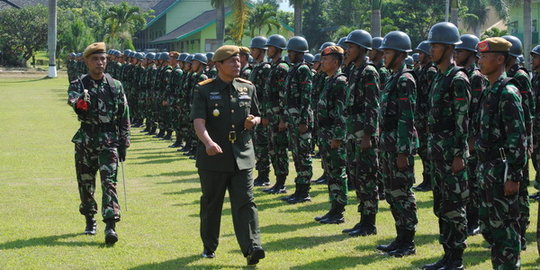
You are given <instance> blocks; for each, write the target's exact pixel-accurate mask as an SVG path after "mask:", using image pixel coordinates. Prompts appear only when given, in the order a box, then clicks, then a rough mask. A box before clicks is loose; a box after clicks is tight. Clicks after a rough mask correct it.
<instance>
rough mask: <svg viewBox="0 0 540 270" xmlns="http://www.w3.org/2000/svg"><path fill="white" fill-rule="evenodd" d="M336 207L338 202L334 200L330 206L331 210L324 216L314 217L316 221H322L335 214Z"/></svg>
mask: <svg viewBox="0 0 540 270" xmlns="http://www.w3.org/2000/svg"><path fill="white" fill-rule="evenodd" d="M335 209H336V203H334V202H332V207H330V210H329V211H328V212H327V213H326V214H324V215H322V216H316V217H315V218H314V219H315V221H321V220H323V219H326V218H328V217H330V216H332V215H333V214H334V212H335Z"/></svg>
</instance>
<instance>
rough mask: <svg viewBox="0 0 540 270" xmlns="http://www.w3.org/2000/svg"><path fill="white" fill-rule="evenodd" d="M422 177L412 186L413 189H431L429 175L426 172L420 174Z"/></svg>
mask: <svg viewBox="0 0 540 270" xmlns="http://www.w3.org/2000/svg"><path fill="white" fill-rule="evenodd" d="M422 175H423V177H424V179H423V181H422V183H420V185H418V186H416V187H413V190H415V191H430V190H431V177H430V176H429V174H427V173H423V174H422Z"/></svg>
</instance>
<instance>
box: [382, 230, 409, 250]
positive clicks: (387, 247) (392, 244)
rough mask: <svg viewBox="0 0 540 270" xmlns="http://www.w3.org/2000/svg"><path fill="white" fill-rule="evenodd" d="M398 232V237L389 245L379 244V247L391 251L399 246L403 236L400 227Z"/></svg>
mask: <svg viewBox="0 0 540 270" xmlns="http://www.w3.org/2000/svg"><path fill="white" fill-rule="evenodd" d="M396 232H397V236H396V239H394V241H392V242H390V244H388V245H378V246H377V249H378V250H380V251H383V252H390V251H393V250H395V249H396V248H397V247H398V244H399V243H400V242H401V238H402V237H403V236H402V233H401V230H400V229H398V227H396Z"/></svg>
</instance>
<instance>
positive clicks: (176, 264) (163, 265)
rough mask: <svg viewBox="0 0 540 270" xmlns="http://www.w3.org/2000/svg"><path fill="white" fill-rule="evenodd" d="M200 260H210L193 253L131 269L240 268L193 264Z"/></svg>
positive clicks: (235, 266)
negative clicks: (191, 264)
mask: <svg viewBox="0 0 540 270" xmlns="http://www.w3.org/2000/svg"><path fill="white" fill-rule="evenodd" d="M198 260H208V259H204V258H202V257H201V255H192V256H188V257H182V258H177V259H174V260H169V261H164V262H160V263H149V264H143V265H139V266H135V267H132V268H129V269H130V270H146V269H148V270H152V269H222V268H238V265H193V266H189V265H188V264H190V263H193V262H195V261H198Z"/></svg>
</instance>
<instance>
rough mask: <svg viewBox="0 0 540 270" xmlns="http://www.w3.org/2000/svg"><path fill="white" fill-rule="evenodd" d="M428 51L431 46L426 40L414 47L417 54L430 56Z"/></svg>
mask: <svg viewBox="0 0 540 270" xmlns="http://www.w3.org/2000/svg"><path fill="white" fill-rule="evenodd" d="M430 49H431V44H429V42H427V41H426V40H424V41H422V42H420V44H418V46H417V47H416V51H417V52H423V53H425V54H427V55H431V52H430V51H429V50H430Z"/></svg>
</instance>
